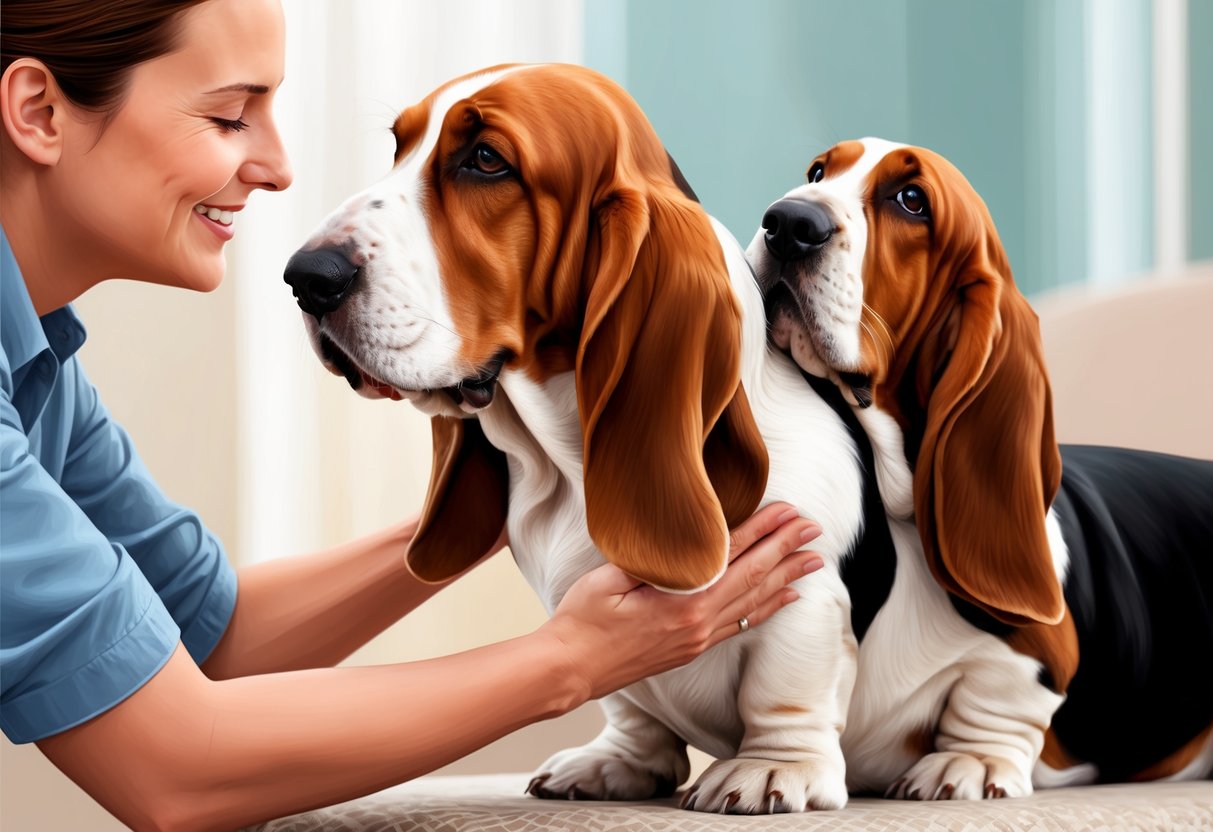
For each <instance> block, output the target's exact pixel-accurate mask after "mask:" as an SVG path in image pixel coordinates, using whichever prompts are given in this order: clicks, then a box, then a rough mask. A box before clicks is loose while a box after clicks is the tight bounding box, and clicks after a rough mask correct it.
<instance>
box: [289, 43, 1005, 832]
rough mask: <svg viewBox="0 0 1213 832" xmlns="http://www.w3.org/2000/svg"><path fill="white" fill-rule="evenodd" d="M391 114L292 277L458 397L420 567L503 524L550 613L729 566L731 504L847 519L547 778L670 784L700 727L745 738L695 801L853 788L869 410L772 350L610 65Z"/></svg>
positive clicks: (378, 359)
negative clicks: (776, 605) (785, 507)
mask: <svg viewBox="0 0 1213 832" xmlns="http://www.w3.org/2000/svg"><path fill="white" fill-rule="evenodd" d="M393 132H394V134H395V136H396V143H397V148H396V153H395V159H394V164H393V167H392V170H391V171H390V173H388V174H387V176H386V177H385V178H384V179H383V180H382V181H380V182H379V183H377V184H375V185H373V186H372V187H370V188H368V189H366V190H365V191H363V192H362V193H359V194H357V195H355V196H353V197H351V198H350V199H349V200H347V201H346V202H345V203H344V204H343V205H341V206H340V207H339V208H337V209H336V210H335V211H334V212H333V213H332V214H331V215H330V216H329V217H328V218H327V219H326V220H324V221H323V223H322V224H321V225H320V227H319V228H318V230H317V231H316V232H315V233H314V234H313V235H312V236H311V237H310V239H309V240H308V241H307V242H306V244H305V246H304V247H303V249H302V250H301V251H300V252H298V253H297V254H296V255H295V256H294V257H293V258H292V259H291V262H290V264H289V265H288V268H287V272H286V280H287V282H288V283H290V284H291V285H292V287H293V289H294V293H295V296H296V298H297V300H298V303H299V305H300V307H301V308H302V309H303V311H304V313H305V314H304V316H303V318H304V321H305V325H306V327H307V330H308V332H309V334H310V335H311V338H312V341H313V344H314V346H315V348H316V350H317V352H318V354H319V355H320V356H321V358H322V360H323V361H324V362H325V363H326V365H328V366H329V367H330V369H332V370H334V371H335V372H338V373H340V374H342V375H345V376H346V378H347V379H348V380H349V383H350V384H351V386H353V387H354V388H355V389H356V390H357V391H358V392H359V393H361V394H363V395H366V396H372V397H376V396H388V397H393V398H397V397H399V398H407V399H409V400H411V401H412V402H413V404H414V405H415V406H417V407H418V408H420V409H421V410H423V411H424V412H426V413H427V414H430V415H432V416H433V420H432V425H433V437H434V468H433V476H432V480H431V483H430V489H429V493H428V496H427V500H426V505H425V508H424V512H423V520H422V524H421V528H420V530H419V532H418V534H417V538H416V540H415V541H414V543H413V544H412V546H411V548H410V550H409V553H408V559H409V564H410V566H411V568H412V569H413V570H414V572H415V573H416V574H417V575H419V576H420V577H422V578H423V579H426V580H432V581H439V580H442V579H444V578H447V577H449V576H451V575H454V574H455V573H457V572H459V571H460V570H461V569H463V568H464V567H465V566H467V565H468V564H470V563H472V562H474V561H475V560H477V559H479V558H480V557H481V555H482V554H483V553H484V552H485V551H486V550H487V549H488V548H489V547H490V546H491V545H492V544H493V542H494V541H495V540H496V539H497V538H498V536H499V535H500V533H501V530H502V527H503V526H506V527H507V528H508V533H509V540H510V548H511V550H512V552H513V555H514V557H515V559H516V560H517V562H518V565H519V567H520V569H521V570H522V572H523V574H524V575H525V577H526V579H527V581H528V582H529V583H530V584H531V586H532V587H533V588H534V589H535V591H536V592H537V593H538V595H539V596H540V598H541V599H542V600H543V602H544V603H545V604H546V605H547V607H548V608H549V610H550V609H553V608H554V607H555V606H556V605H557V604H558V602H559V601H560V599H561V598H562V596H563V595H564V593H565V592H566V591H567V589H568V588H569V586H570V585H571V584H572V583H573V581H574V580H576V579H577V578H578V577H579V576H580V575H582V574H584V573H585V572H586V571H588V570H590V569H592V568H594V567H595V566H597V565H599V564H601V563H602V562H603V559H604V558H605V559H607V560H609V561H611V562H613V563H615V564H617V565H619V566H620V567H621V568H623V569H624V570H626V571H628V572H629V573H631V574H633V575H636V576H638V577H640V578H642V579H643V580H645V581H648V582H649V583H651V584H653V585H655V586H658V587H662V588H665V589H668V590H670V591H674V592H690V591H694V590H697V589H700V588H703V587H706V586H708V585H710V584H711V583H712V582H713V581H715V580H716V579H717V578H718V577H719V575H720V574H721V573H722V572H723V569H724V566H725V562H726V557H727V549H728V533H729V529H730V528H731V527H732V526H734V525H735V524H737V523H738V522H740V521H741V520H742V519H744V518H745V517H747V516H748V515H749V514H750V513H751V512H753V511H754V510H755V509H756V508H757V507H758V506H759V505H760V504H762V503H765V502H769V501H773V500H786V501H788V502H790V503H792V504H793V505H798V506H803V507H805V510H806V511H807V512H810V513H811V516H812V517H813V518H814V519H816V520H818V521H819V522H820V524H821V526H822V527H823V529H824V530H825V531H824V533H823V535H822V536H821V537H819V538H818V539H817V540H815V541H814V543H813V548H814V550H816V551H819V552H821V553H822V555H823V557H824V558H825V560H826V567H825V568H824V569H822V570H820V571H819V572H817V573H815V574H814V575H812V576H811V577H807V578H805V579H802V580H801V581H800V582H798V584H797V585H796V588H797V589H798V591H799V592H800V594H801V600H799V601H798V602H796V603H795V604H792V605H790V606H788V607H786V608H784V609H782V610H781V611H780V612H779V613H777V614H776V615H774V616H773V617H772V618H771V619H770V620H769V621H767V622H766V623H764V625H763V626H762V627H761V628H757V629H755V630H753V631H750V632H746V633H742V634H740V635H738V636H737V637H734V638H732V639H729V640H728V641H726V642H724V643H723V644H721V645H719V646H717V647H715V648H713V649H712V650H710V651H708V652H707V653H705V654H704V655H703V656H701V657H700V658H699V659H697V660H696V661H694V662H693V663H691V664H690V665H688V666H687V667H684V668H680V669H678V670H675V671H671V672H669V673H665V674H663V675H661V676H658V677H655V678H651V679H648V680H646V681H643V682H641V683H638V684H636V685H633V686H630V687H629V688H627V689H626V690H624V691H621V692H620V693H618V694H614V695H612V696H609V697H607V698H606V699H605V700H604V702H603V706H604V709H605V710H606V712H607V716H608V725H607V727H606V728H605V729H604V731H603V733H602V734H601V735H600V736H599V737H598V738H597V739H595V740H594V741H592V742H591V743H589V744H588V745H586V746H584V747H581V748H578V749H572V750H569V751H565V752H562V753H560V754H558V755H556V756H555V757H554V758H553V759H552V760H550V761H549V762H548V763H546V764H545V765H544V766H543V767H542V768H541V770H540V776H539V777H538V778H537V780H536V782H535V784H534V787H533V789H532V791H533V793H535V794H538V795H541V796H553V797H565V796H580V797H601V798H614V799H627V800H635V799H643V798H648V797H652V796H654V795H656V794H659V793H668V792H669V791H671V790H672V789H673V788H675V787H677V786H678V785H679V784H681V783H682V782H683V781H684V780H685V779H686V778H687V776H688V772H689V765H688V761H687V756H686V744H687V743H688V742H689V743H692V744H694V745H696V746H697V747H699V748H701V749H703V750H704V751H706V752H708V753H709V754H712V755H714V756H716V757H717V758H719V762H717V763H716V764H715V765H713V766H712V767H711V768H710V769H709V770H708V771H707V772H705V774H704V775H703V777H701V778H700V780H699V781H698V783H697V784H696V786H695V788H694V789H693V790H692V792H690V793H689V795H690V796H689V799H688V801H687V802H688V804H689V805H692V806H693V807H694V808H695V809H698V810H703V811H713V812H715V811H732V812H748V813H759V812H768V811H801V810H804V809H805V808H810V807H815V808H836V807H839V806H842V805H843V804H844V803H845V802H846V800H847V786H846V780H845V770H846V769H845V765H844V761H843V756H842V750H841V746H840V741H839V738H840V736H841V735H842V733H843V730H844V727H845V726H846V723H847V704H848V701H849V699H850V693H851V684H852V681H853V679H854V674H855V666H856V642H855V638H854V636H853V635H852V633H851V624H850V619H849V611H850V600H849V597H848V594H847V591H846V587H845V585H844V583H843V581H842V579H841V575H840V564H841V562H842V561H843V559H844V558H846V557H847V556H848V555H849V554H850V553H851V552H853V551H854V550H855V549H856V547H857V546H858V545H859V542H860V541H861V540H862V539H863V538H864V537H865V530H864V529H863V528H861V527H862V525H863V519H864V517H863V514H864V500H863V496H864V476H863V472H862V470H861V463H860V454H859V452H858V451H857V447H856V445H855V443H854V440H853V439H852V436H851V434H850V432H849V431H848V429H847V427H846V424H845V422H844V420H843V418H842V417H841V416H840V415H839V413H838V412H836V410H835V409H834V408H832V407H831V406H829V405H828V404H826V402H825V401H824V400H823V399H822V398H821V397H820V396H819V395H818V394H816V393H815V392H814V391H813V390H812V389H811V388H810V387H809V386H808V385H806V384H805V383H804V381H803V380H802V376H801V373H800V370H799V369H798V368H797V367H796V366H795V364H794V363H793V362H792V361H791V360H790V359H788V358H787V357H786V356H784V355H782V354H780V353H778V352H775V351H773V350H771V349H769V347H768V342H767V328H766V320H765V313H764V309H763V299H762V295H761V292H760V291H759V288H758V285H757V284H756V282H755V281H754V277H753V274H752V272H751V271H750V269H749V266H748V265H747V263H746V261H745V258H744V253H743V251H742V249H741V246H740V245H738V244H737V242H736V241H735V240H734V239H733V238H732V237H731V236H730V235H729V234H728V232H727V231H726V230H724V228H723V227H722V226H721V225H719V224H718V223H716V222H715V221H714V220H712V219H711V218H710V217H709V216H708V215H707V214H706V213H705V212H704V211H703V209H702V208H701V207H700V206H699V205H698V203H697V202H696V201H695V199H694V197H693V194H691V193H690V189H689V188H688V187H687V186H686V183H685V182H684V181H683V180H682V177H681V175H680V174H679V173H678V171H677V168H676V167H675V166H674V165H673V163H672V161H671V159H670V158H669V156H668V154H667V153H666V151H665V149H664V147H663V146H662V144H661V142H660V141H659V140H658V138H657V136H656V135H655V134H654V132H653V130H652V128H651V126H650V125H649V123H648V121H647V120H646V119H645V117H644V115H643V113H641V111H640V110H639V108H638V107H637V106H636V104H635V102H634V101H632V100H631V98H630V97H629V96H628V95H627V94H626V93H625V92H624V91H623V90H622V89H621V88H620V87H618V86H617V85H616V84H614V83H613V82H611V81H609V80H608V79H606V78H604V77H603V76H600V75H598V74H596V73H594V72H591V71H590V70H586V69H582V68H579V67H572V66H560V65H539V66H509V67H497V68H493V69H490V70H486V71H484V72H480V73H476V74H473V75H469V76H466V77H463V78H459V79H456V80H454V81H452V82H450V83H448V84H446V85H444V86H442V87H440V88H439V89H438V90H436V91H435V92H434V93H433V94H431V95H430V96H428V97H427V98H425V99H424V100H423V101H421V102H420V103H418V104H416V105H415V106H412V107H410V108H408V109H406V110H404V111H403V112H402V113H401V114H400V116H399V118H398V119H397V120H396V122H395V125H394V128H393ZM873 493H874V489H873ZM875 525H876V526H877V527H882V528H883V530H884V534H885V536H886V537H887V535H888V526H887V524H886V523H885V522H884V518H883V514H881V515H880V516H878V517H877V518H876V523H875ZM924 568H925V567H924ZM991 641H992V643H994V644H995V645H997V646H998V647H1000V648H1002V649H1005V647H1003V645H1001V643H1000V642H997V641H994V640H991ZM915 727H916V728H917V726H915Z"/></svg>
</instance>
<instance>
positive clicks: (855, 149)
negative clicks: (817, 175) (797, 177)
mask: <svg viewBox="0 0 1213 832" xmlns="http://www.w3.org/2000/svg"><path fill="white" fill-rule="evenodd" d="M863 152H864V148H863V142H860V141H855V140H851V141H846V142H839V143H838V144H836V145H834V146H833V147H831V148H830V149H829V150H827V151H826V152H825V153H823V154H822V155H820V156H818V157H817V158H816V159H814V160H813V161H812V163H811V164H810V165H809V167H808V168H807V169H806V171H805V173H806V175H807V174H808V171H810V170H812V169H813V165H815V164H817V163H818V162H820V163H821V164H822V167H823V168H824V169H825V171H824V174H825V178H826V179H829V178H831V177H834V176H841V175H842V174H844V173H846V172H847V171H848V170H850V169H851V168H852V167H854V166H855V163H856V162H858V161H859V160H860V158H862V156H863Z"/></svg>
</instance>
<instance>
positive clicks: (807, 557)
mask: <svg viewBox="0 0 1213 832" xmlns="http://www.w3.org/2000/svg"><path fill="white" fill-rule="evenodd" d="M823 565H824V561H823V560H822V558H821V555H819V554H817V553H816V552H797V553H795V554H794V555H790V556H788V557H785V558H784V559H783V560H782V561H780V562H779V563H778V564H777V565H776V567H775V568H774V569H772V570H771V571H770V572H768V573H767V575H766V576H765V577H764V578H763V580H762V583H760V584H759V585H758V586H757V587H755V588H754V589H750V590H747V591H746V592H743V593H742V594H741V595H739V596H738V597H736V598H735V599H733V600H731V601H730V602H729V603H727V604H726V605H725V606H724V608H723V609H722V610H721V611H720V614H719V616H718V617H717V619H716V623H717V624H720V625H723V624H725V623H728V622H735V621H737V620H738V619H739V618H741V617H742V616H745V615H747V614H748V613H749V611H751V610H755V609H758V608H760V607H761V606H762V605H763V604H764V603H765V602H766V601H768V600H769V599H771V598H773V597H776V596H778V595H779V594H780V592H781V591H782V590H783V588H784V587H786V586H787V585H788V584H790V583H791V582H792V581H794V580H796V579H797V578H803V577H804V576H805V575H808V574H809V573H811V572H816V571H817V570H818V569H820V568H821V567H822V566H823ZM751 623H753V622H751Z"/></svg>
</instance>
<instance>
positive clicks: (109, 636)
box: [0, 358, 236, 743]
mask: <svg viewBox="0 0 1213 832" xmlns="http://www.w3.org/2000/svg"><path fill="white" fill-rule="evenodd" d="M62 369H63V371H64V374H63V376H62V377H61V378H60V379H59V381H60V382H61V384H62V385H63V386H62V387H60V388H59V389H60V390H61V391H62V393H63V396H64V398H63V399H62V400H61V401H60V402H59V404H61V405H62V406H63V407H65V408H69V409H70V411H71V418H70V420H66V421H65V424H69V426H70V430H68V431H66V432H65V437H64V444H63V451H64V453H63V454H62V455H56V457H57V459H55V460H48V459H39V458H37V457H36V456H35V454H34V453H32V451H31V446H30V437H29V436H27V435H26V433H25V430H24V428H23V426H22V424H21V420H20V416H19V414H18V412H17V410H16V408H15V407H14V406H13V403H12V401H11V400H10V399H9V393H10V391H11V387H8V385H6V388H7V389H6V390H5V391H4V395H2V396H0V728H2V729H3V731H4V733H5V734H6V735H7V736H8V738H9V739H10V740H11V741H13V742H17V743H21V742H32V741H36V740H39V739H42V738H44V737H47V736H50V735H53V734H56V733H59V732H61V731H64V730H67V729H68V728H71V727H74V726H75V725H78V724H80V723H82V722H85V721H87V720H88V719H91V718H92V717H94V716H96V715H98V714H100V713H103V712H104V711H106V710H108V709H109V708H112V707H113V706H114V705H116V704H118V703H119V702H121V701H123V700H124V699H125V698H127V697H128V696H130V695H131V694H132V693H134V692H135V691H136V690H138V689H139V688H140V687H141V686H142V685H143V684H144V683H145V682H146V681H147V680H148V679H150V678H151V677H152V676H154V675H155V674H156V673H157V672H158V671H159V670H160V668H161V667H163V665H164V664H165V662H167V661H168V659H169V657H170V656H171V655H172V652H173V650H174V649H175V648H176V646H177V644H178V642H181V643H184V644H185V646H186V647H187V649H189V651H190V653H191V655H192V656H193V657H194V659H195V661H198V662H201V661H202V660H204V659H205V657H206V656H207V655H208V654H209V653H210V651H211V650H212V649H213V648H214V646H215V644H216V643H217V642H218V639H219V637H220V636H221V635H222V633H223V631H224V629H225V628H226V626H227V623H228V621H229V619H230V617H231V613H232V609H233V608H234V606H235V598H236V578H235V573H234V571H233V570H232V568H231V566H230V565H229V564H228V562H227V559H226V557H225V556H224V553H223V550H222V547H221V546H220V545H219V544H218V541H217V540H215V538H214V536H213V535H211V534H210V533H209V532H208V531H207V530H206V529H205V528H204V527H203V526H202V524H201V523H200V522H199V521H198V518H197V516H196V515H194V514H193V512H190V511H187V510H185V509H182V508H181V507H179V506H176V505H174V504H173V503H171V502H169V501H168V500H167V499H166V498H165V497H164V495H163V494H162V493H161V492H160V490H159V489H158V488H157V487H156V486H155V484H154V482H153V481H152V479H151V477H150V476H149V475H148V473H147V471H146V469H145V468H144V466H143V465H142V463H141V462H140V461H139V459H138V456H137V455H136V454H135V452H134V450H133V447H132V445H131V442H130V439H129V437H128V436H127V435H126V433H125V432H124V431H122V429H121V428H120V427H119V426H118V425H116V424H115V423H114V422H113V420H112V419H110V417H109V414H108V413H107V412H106V411H105V408H104V407H103V406H102V405H101V403H100V402H99V401H98V399H97V395H96V391H95V390H94V389H93V387H92V385H91V384H90V383H89V382H88V381H87V379H86V378H85V377H84V374H83V372H82V371H81V369H80V367H79V364H78V362H77V361H76V359H75V358H72V359H70V360H68V361H67V362H65V363H64V365H63V367H62ZM43 438H45V437H43ZM44 444H46V445H54V443H53V442H49V441H47V442H45V443H44Z"/></svg>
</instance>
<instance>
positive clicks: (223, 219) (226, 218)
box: [194, 205, 236, 225]
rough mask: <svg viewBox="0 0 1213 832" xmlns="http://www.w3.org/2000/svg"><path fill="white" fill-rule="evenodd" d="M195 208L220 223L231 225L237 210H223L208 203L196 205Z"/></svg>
mask: <svg viewBox="0 0 1213 832" xmlns="http://www.w3.org/2000/svg"><path fill="white" fill-rule="evenodd" d="M194 210H195V211H196V212H198V213H199V214H202V215H203V216H205V217H207V218H208V219H210V220H213V221H214V222H217V223H219V224H220V225H231V224H232V220H234V219H235V218H236V212H235V211H221V210H219V209H218V208H212V207H209V206H206V205H195V206H194Z"/></svg>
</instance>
